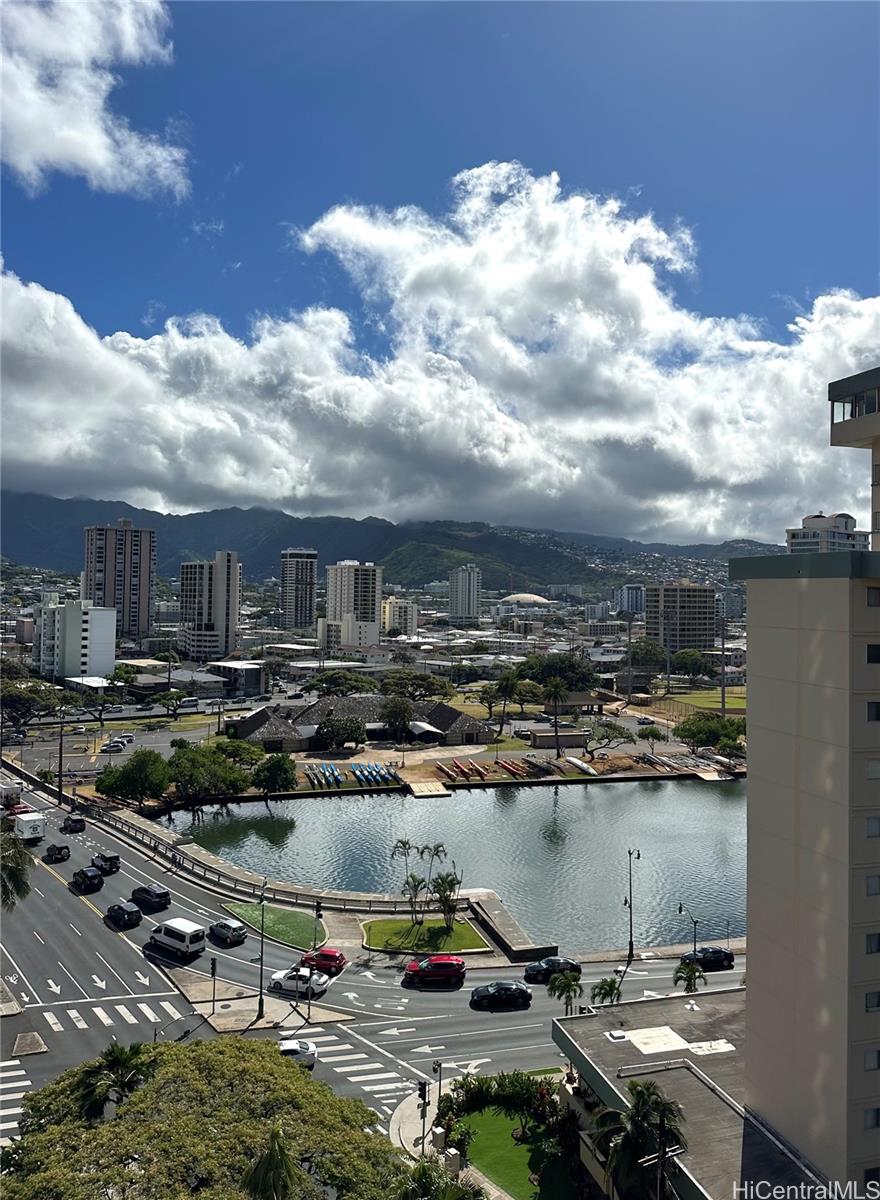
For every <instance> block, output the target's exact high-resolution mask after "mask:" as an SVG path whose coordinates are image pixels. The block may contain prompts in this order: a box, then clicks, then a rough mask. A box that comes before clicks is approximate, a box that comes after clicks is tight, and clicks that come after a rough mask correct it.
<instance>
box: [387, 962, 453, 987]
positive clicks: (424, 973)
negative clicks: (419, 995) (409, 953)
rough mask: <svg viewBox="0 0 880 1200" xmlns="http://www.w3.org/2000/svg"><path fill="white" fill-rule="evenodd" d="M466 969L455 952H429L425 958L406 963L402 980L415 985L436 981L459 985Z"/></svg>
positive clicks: (420, 985)
mask: <svg viewBox="0 0 880 1200" xmlns="http://www.w3.org/2000/svg"><path fill="white" fill-rule="evenodd" d="M466 970H467V968H466V967H465V965H464V959H463V958H459V957H458V956H457V955H455V954H429V955H428V957H427V958H417V959H414V960H413V961H412V962H410V963H407V964H406V970H405V971H404V973H403V980H402V982H403V983H404V984H408V985H413V986H417V987H424V986H425V984H427V985H428V986H430V985H431V984H438V983H452V984H457V985H458V986H460V985H461V984H463V983H464V977H465V972H466Z"/></svg>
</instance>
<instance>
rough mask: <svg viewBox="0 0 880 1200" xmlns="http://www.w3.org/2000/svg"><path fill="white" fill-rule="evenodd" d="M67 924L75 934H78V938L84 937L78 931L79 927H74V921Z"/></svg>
mask: <svg viewBox="0 0 880 1200" xmlns="http://www.w3.org/2000/svg"><path fill="white" fill-rule="evenodd" d="M67 924H68V925H69V926H70V928H71V929H72V930H73V932H74V933H75V934H76V936H77V937H82V934H81V933H80V931H79V930H78V929H77V927H76V926H75V925H74V923H73V921H68V922H67Z"/></svg>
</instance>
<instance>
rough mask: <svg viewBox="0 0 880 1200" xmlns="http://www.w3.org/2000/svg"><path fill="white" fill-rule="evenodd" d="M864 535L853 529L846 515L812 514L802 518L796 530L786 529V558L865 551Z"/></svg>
mask: <svg viewBox="0 0 880 1200" xmlns="http://www.w3.org/2000/svg"><path fill="white" fill-rule="evenodd" d="M868 540H869V538H868V533H867V531H866V530H862V529H856V519H855V517H851V516H850V515H849V513H829V514H828V516H827V517H826V516H825V515H824V514H823V513H816V514H815V516H812V517H804V518H803V519H802V521H801V527H800V529H786V531H785V544H786V547H787V548H788V552H789V554H825V553H827V552H828V551H831V550H867V549H868Z"/></svg>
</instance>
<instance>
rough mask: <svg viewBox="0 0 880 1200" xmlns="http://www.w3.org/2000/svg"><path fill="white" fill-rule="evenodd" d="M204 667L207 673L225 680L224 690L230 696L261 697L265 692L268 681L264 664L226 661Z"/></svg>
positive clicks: (235, 660)
mask: <svg viewBox="0 0 880 1200" xmlns="http://www.w3.org/2000/svg"><path fill="white" fill-rule="evenodd" d="M205 665H206V668H207V670H208V671H210V672H212V673H213V674H215V675H221V676H222V677H223V678H224V679H225V680H226V690H227V693H228V694H229V695H230V696H261V695H262V694H263V692H265V690H266V686H267V684H268V679H267V678H266V675H267V672H266V664H265V663H264V662H260V661H259V660H255V661H253V662H244V661H239V660H238V659H228V660H221V661H220V662H209V663H206V664H205Z"/></svg>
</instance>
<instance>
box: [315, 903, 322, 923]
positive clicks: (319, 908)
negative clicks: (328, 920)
mask: <svg viewBox="0 0 880 1200" xmlns="http://www.w3.org/2000/svg"><path fill="white" fill-rule="evenodd" d="M323 915H324V907H323V905H322V904H321V901H320V900H316V901H315V920H316V921H320V919H321V917H323Z"/></svg>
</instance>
